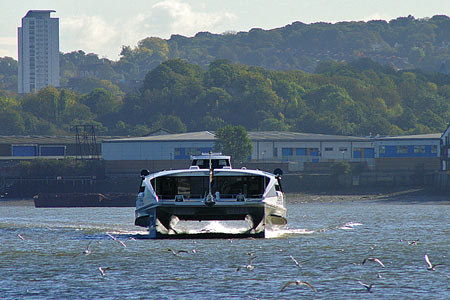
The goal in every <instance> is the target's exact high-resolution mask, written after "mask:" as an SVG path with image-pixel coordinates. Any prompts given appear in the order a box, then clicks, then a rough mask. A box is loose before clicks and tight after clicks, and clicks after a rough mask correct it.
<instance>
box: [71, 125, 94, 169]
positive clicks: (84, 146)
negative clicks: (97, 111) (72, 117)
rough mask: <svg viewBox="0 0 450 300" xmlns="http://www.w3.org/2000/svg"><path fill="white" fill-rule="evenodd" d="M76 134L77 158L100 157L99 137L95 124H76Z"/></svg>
mask: <svg viewBox="0 0 450 300" xmlns="http://www.w3.org/2000/svg"><path fill="white" fill-rule="evenodd" d="M74 128H75V134H76V139H77V142H76V151H75V157H76V159H77V160H78V159H80V160H86V159H97V160H98V159H100V155H99V153H98V148H97V138H96V136H95V125H92V124H85V125H75V126H74Z"/></svg>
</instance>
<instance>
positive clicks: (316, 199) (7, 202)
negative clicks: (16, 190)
mask: <svg viewBox="0 0 450 300" xmlns="http://www.w3.org/2000/svg"><path fill="white" fill-rule="evenodd" d="M286 202H287V203H322V204H326V203H330V204H339V203H347V202H358V203H364V202H365V203H380V204H382V203H384V204H440V205H450V192H447V191H438V192H436V191H430V190H427V189H413V188H409V189H407V188H372V189H361V188H354V189H339V190H330V191H321V192H318V191H305V192H302V193H289V192H287V193H286ZM0 206H34V201H33V198H2V199H1V200H0Z"/></svg>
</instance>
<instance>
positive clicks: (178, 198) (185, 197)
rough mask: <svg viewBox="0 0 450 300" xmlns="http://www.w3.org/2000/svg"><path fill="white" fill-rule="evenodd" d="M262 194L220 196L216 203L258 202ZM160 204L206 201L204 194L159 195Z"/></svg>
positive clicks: (216, 198)
mask: <svg viewBox="0 0 450 300" xmlns="http://www.w3.org/2000/svg"><path fill="white" fill-rule="evenodd" d="M262 196H263V195H262V194H255V195H248V196H247V197H245V196H244V195H243V194H218V195H214V200H215V201H216V202H244V201H245V202H249V201H250V202H257V201H261V200H262ZM158 197H159V202H199V201H202V202H203V200H204V199H205V197H206V195H202V194H180V195H158Z"/></svg>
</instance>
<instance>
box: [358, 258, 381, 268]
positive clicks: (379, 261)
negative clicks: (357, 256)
mask: <svg viewBox="0 0 450 300" xmlns="http://www.w3.org/2000/svg"><path fill="white" fill-rule="evenodd" d="M367 261H374V262H377V263H379V264H380V266H382V267H383V268H384V264H383V263H382V262H381V260H379V259H378V258H376V257H367V258H364V260H363V261H362V263H361V264H362V265H363V264H365V263H366V262H367Z"/></svg>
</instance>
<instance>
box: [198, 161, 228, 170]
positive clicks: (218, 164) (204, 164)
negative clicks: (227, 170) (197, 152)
mask: <svg viewBox="0 0 450 300" xmlns="http://www.w3.org/2000/svg"><path fill="white" fill-rule="evenodd" d="M192 165H193V166H198V167H199V168H200V169H209V159H195V160H194V161H193V162H192ZM229 165H230V162H229V161H228V160H227V159H212V160H211V166H212V168H213V169H223V167H225V166H229Z"/></svg>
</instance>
